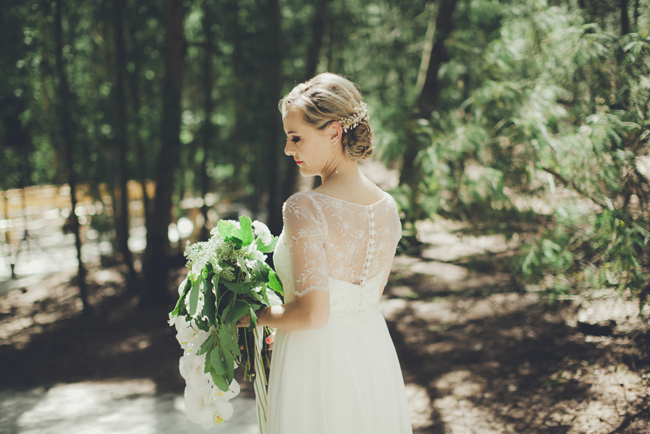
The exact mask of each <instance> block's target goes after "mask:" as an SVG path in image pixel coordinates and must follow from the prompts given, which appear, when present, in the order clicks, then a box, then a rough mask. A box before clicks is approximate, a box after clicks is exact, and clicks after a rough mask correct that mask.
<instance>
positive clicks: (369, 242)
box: [239, 73, 412, 434]
mask: <svg viewBox="0 0 650 434" xmlns="http://www.w3.org/2000/svg"><path fill="white" fill-rule="evenodd" d="M281 111H282V120H283V124H284V129H285V132H286V134H287V142H286V146H285V150H284V152H285V154H286V155H288V156H291V157H293V158H294V160H295V161H296V164H298V165H299V166H300V173H301V174H302V175H303V176H316V175H318V176H320V177H321V178H322V184H321V186H320V187H318V188H316V189H315V190H313V191H310V192H304V193H297V194H294V195H293V196H291V197H290V198H289V199H288V200H287V201H286V202H285V204H284V207H283V210H282V214H283V220H284V229H283V231H282V234H281V235H280V238H279V240H278V244H277V247H276V249H275V252H274V257H273V259H274V264H275V267H276V270H277V272H278V275H279V276H280V279H281V281H282V284H283V286H284V291H285V303H284V304H283V305H281V306H273V307H265V308H263V309H261V310H260V311H258V312H257V315H258V322H257V324H258V326H269V327H275V328H277V333H276V336H275V342H274V349H273V357H272V360H271V372H270V377H269V388H268V392H269V397H268V409H267V418H268V434H348V433H349V434H366V433H367V434H382V433H385V434H405V433H412V429H411V424H410V420H409V413H408V404H407V402H406V395H405V390H404V380H403V378H402V373H401V370H400V366H399V361H398V359H397V354H396V352H395V347H394V345H393V342H392V340H391V338H390V335H389V333H388V328H387V326H386V321H385V320H384V317H383V316H382V315H381V313H380V312H379V310H378V309H377V306H378V303H379V299H380V297H381V294H382V292H383V289H384V286H385V285H386V281H387V279H388V274H389V273H390V268H391V264H392V262H393V257H394V255H395V248H396V246H397V242H398V241H399V239H400V237H401V225H400V221H399V217H398V214H397V206H396V204H395V202H394V200H393V198H392V197H391V196H390V195H389V194H387V193H385V192H383V191H382V190H381V189H379V188H378V187H377V186H376V185H374V184H373V183H372V182H371V181H370V180H368V178H366V177H365V176H364V175H363V174H362V173H361V171H360V170H359V167H358V165H357V161H358V160H360V159H362V158H367V157H369V156H370V155H371V154H372V141H373V138H374V136H373V134H372V131H371V130H370V124H369V123H368V114H367V111H366V105H365V103H363V101H362V100H361V94H360V93H359V91H358V90H357V88H356V87H355V85H354V84H352V83H351V82H350V81H348V80H346V79H344V78H343V77H340V76H338V75H335V74H329V73H325V74H320V75H318V76H316V77H314V78H313V79H311V80H310V81H308V82H306V83H302V84H299V85H298V86H296V87H295V88H294V89H293V90H292V91H291V92H290V93H289V94H288V95H287V96H286V97H285V98H284V99H283V100H282V101H281ZM248 323H249V317H248V316H245V317H243V318H242V319H241V320H240V323H239V325H240V326H241V327H246V326H248Z"/></svg>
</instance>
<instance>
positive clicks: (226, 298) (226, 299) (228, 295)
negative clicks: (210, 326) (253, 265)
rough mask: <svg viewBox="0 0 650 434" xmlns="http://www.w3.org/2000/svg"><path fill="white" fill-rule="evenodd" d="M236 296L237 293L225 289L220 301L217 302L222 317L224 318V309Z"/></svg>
mask: <svg viewBox="0 0 650 434" xmlns="http://www.w3.org/2000/svg"><path fill="white" fill-rule="evenodd" d="M233 298H235V294H234V293H232V292H230V291H224V292H223V294H222V295H221V297H220V298H219V301H218V302H217V312H218V314H219V316H220V317H222V318H223V314H224V311H225V310H226V308H227V307H228V306H229V305H230V303H231V302H232V299H233Z"/></svg>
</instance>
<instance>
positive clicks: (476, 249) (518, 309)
mask: <svg viewBox="0 0 650 434" xmlns="http://www.w3.org/2000/svg"><path fill="white" fill-rule="evenodd" d="M461 228H462V226H461V225H458V224H450V223H442V224H438V225H432V224H423V226H422V227H421V228H420V234H421V235H422V237H421V238H422V239H423V240H424V241H425V245H424V246H423V247H422V253H421V256H420V257H398V258H397V259H396V261H395V266H394V274H393V276H392V279H391V286H390V287H389V288H387V294H386V298H387V299H386V300H385V301H384V302H383V303H382V311H383V313H384V315H385V316H386V318H387V320H389V323H390V328H391V334H392V336H393V339H394V342H395V345H396V347H397V351H398V354H399V355H400V360H401V362H402V368H403V370H404V372H405V381H406V383H407V390H408V393H409V403H410V405H411V410H412V411H413V424H414V428H415V432H416V433H453V434H470V433H471V434H491V433H526V434H528V433H531V434H532V433H535V434H542V433H544V434H546V433H548V434H550V433H566V434H578V433H592V434H607V433H628V434H631V433H639V434H641V433H646V434H647V433H650V412H649V411H648V398H649V394H650V390H649V389H648V386H649V384H650V381H649V380H650V375H649V372H650V369H649V368H650V357H649V352H648V350H649V347H650V334H649V332H648V327H647V326H645V325H644V324H643V323H642V322H641V321H640V320H639V318H638V317H637V313H638V305H637V304H636V303H635V302H633V301H626V300H623V299H620V298H618V297H617V296H616V294H615V293H612V292H609V291H601V292H599V293H596V294H593V298H591V299H576V300H571V301H564V302H560V303H557V304H555V305H553V306H549V305H547V304H545V303H539V302H538V296H537V295H536V294H532V293H527V292H525V291H521V290H519V289H518V287H517V286H518V285H516V284H515V283H514V282H513V281H512V279H511V278H510V276H509V275H507V274H504V273H501V272H500V271H499V264H500V263H503V261H504V260H506V258H507V257H508V255H509V252H510V251H511V249H512V248H513V247H514V246H515V245H516V242H510V243H506V242H505V239H504V238H503V237H501V236H485V237H475V236H465V237H460V236H458V235H455V233H457V231H458V230H459V229H461ZM472 269H474V270H477V269H479V270H484V271H483V272H480V271H471V270H472ZM606 320H615V321H616V323H617V325H616V326H615V327H613V328H612V330H611V331H612V332H613V333H612V335H611V336H592V335H585V334H583V333H581V332H580V331H578V329H577V327H576V326H577V323H578V321H583V322H587V323H600V322H603V321H606ZM605 331H607V330H606V329H605Z"/></svg>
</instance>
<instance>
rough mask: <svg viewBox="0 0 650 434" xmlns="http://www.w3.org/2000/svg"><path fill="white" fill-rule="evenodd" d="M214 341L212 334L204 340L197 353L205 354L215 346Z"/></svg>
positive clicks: (198, 354)
mask: <svg viewBox="0 0 650 434" xmlns="http://www.w3.org/2000/svg"><path fill="white" fill-rule="evenodd" d="M214 342H215V340H214V336H213V335H212V334H210V336H208V338H207V339H206V340H205V341H203V343H202V344H201V346H200V347H199V351H198V352H197V353H196V355H197V356H200V355H201V354H205V353H207V352H208V351H210V350H212V348H214Z"/></svg>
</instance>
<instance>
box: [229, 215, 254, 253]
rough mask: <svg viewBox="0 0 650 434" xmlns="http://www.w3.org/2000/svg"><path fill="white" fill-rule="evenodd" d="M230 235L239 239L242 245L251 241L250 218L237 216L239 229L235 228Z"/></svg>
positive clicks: (246, 244)
mask: <svg viewBox="0 0 650 434" xmlns="http://www.w3.org/2000/svg"><path fill="white" fill-rule="evenodd" d="M232 236H233V237H235V238H238V239H240V240H241V242H242V246H243V247H246V246H248V245H249V244H250V243H252V242H253V238H254V237H253V228H252V227H251V219H250V218H249V217H248V216H245V215H243V216H241V217H239V229H235V230H234V231H233V232H232Z"/></svg>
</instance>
